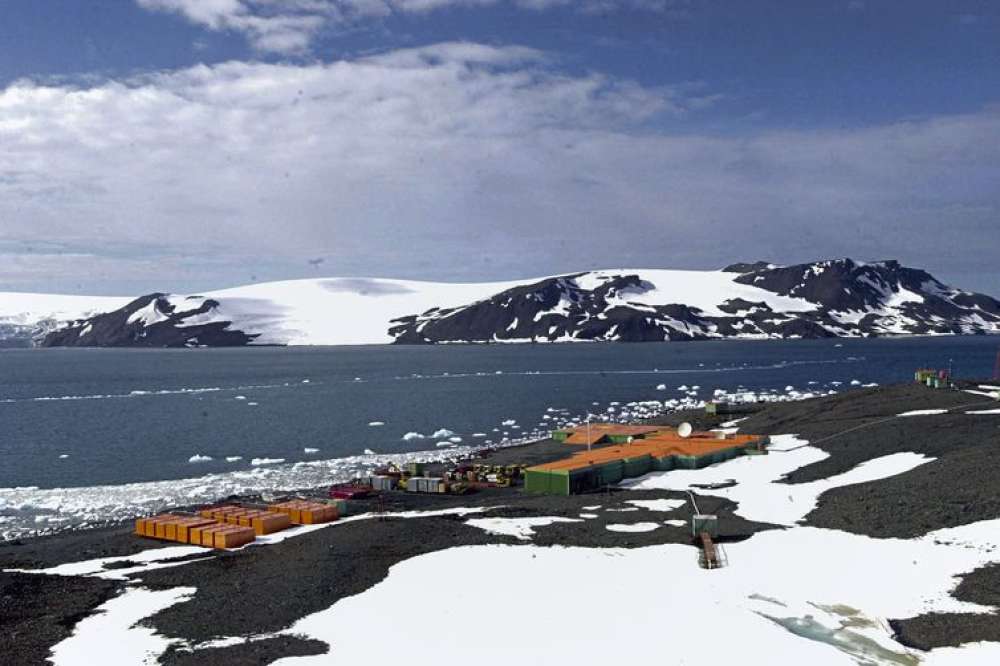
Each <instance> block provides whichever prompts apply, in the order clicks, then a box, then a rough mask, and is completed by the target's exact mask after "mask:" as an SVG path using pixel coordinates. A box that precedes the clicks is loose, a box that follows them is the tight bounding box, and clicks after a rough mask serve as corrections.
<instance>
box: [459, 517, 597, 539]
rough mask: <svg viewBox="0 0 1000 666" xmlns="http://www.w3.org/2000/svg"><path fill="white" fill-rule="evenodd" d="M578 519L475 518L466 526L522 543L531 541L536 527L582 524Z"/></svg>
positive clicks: (467, 522)
mask: <svg viewBox="0 0 1000 666" xmlns="http://www.w3.org/2000/svg"><path fill="white" fill-rule="evenodd" d="M580 522H583V521H581V520H580V519H578V518H561V517H558V516H541V517H538V518H473V519H472V520H467V521H465V524H466V525H471V526H472V527H478V528H479V529H481V530H485V531H487V532H489V533H490V534H502V535H505V536H512V537H516V538H518V539H520V540H521V541H530V540H531V537H532V536H534V534H535V530H534V528H536V527H545V526H546V525H552V524H555V523H580Z"/></svg>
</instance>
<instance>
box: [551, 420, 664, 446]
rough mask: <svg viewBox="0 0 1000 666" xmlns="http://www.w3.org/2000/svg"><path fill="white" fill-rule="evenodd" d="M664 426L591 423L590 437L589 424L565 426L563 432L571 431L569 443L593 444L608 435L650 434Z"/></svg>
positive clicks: (567, 439) (567, 440) (567, 441)
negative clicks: (572, 426) (588, 435)
mask: <svg viewBox="0 0 1000 666" xmlns="http://www.w3.org/2000/svg"><path fill="white" fill-rule="evenodd" d="M663 428H664V426H644V425H629V424H623V423H591V424H590V437H589V438H588V437H587V434H588V433H587V430H588V428H587V426H585V425H582V426H577V427H575V428H565V429H564V430H563V432H567V433H569V436H568V437H567V438H566V440H565V442H566V443H567V444H593V443H595V442H597V441H599V440H601V439H602V438H603V437H606V436H608V435H624V436H626V437H628V436H633V437H634V436H636V435H648V434H650V433H654V432H659V431H661V430H663Z"/></svg>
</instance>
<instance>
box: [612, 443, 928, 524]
mask: <svg viewBox="0 0 1000 666" xmlns="http://www.w3.org/2000/svg"><path fill="white" fill-rule="evenodd" d="M771 442H772V444H771V447H770V453H768V454H767V455H766V456H741V457H739V458H736V459H735V460H731V461H729V462H726V463H723V464H719V465H712V466H711V467H706V468H704V469H698V470H686V469H677V470H671V471H669V472H655V473H652V474H647V475H646V476H642V477H639V478H636V479H629V480H627V481H624V482H623V483H622V486H623V487H625V488H631V489H633V490H681V491H685V490H691V491H694V492H696V493H698V494H701V495H713V496H716V497H724V498H726V499H729V500H732V501H734V502H738V503H739V508H738V509H736V512H735V513H736V514H737V515H740V516H743V517H744V518H746V519H748V520H755V521H759V522H765V523H774V524H776V525H788V526H791V525H795V524H796V523H798V522H799V521H800V520H802V519H803V518H805V517H806V515H808V514H809V512H810V511H812V510H813V509H814V508H816V503H817V501H818V498H819V496H820V494H822V493H823V492H825V491H827V490H831V489H833V488H838V487H840V486H849V485H852V484H855V483H867V482H869V481H877V480H879V479H884V478H887V477H890V476H895V475H896V474H902V473H903V472H908V471H909V470H911V469H913V468H915V467H918V466H920V465H923V464H925V463H928V462H930V461H931V460H933V458H928V457H926V456H923V455H920V454H916V453H894V454H892V455H888V456H882V457H881V458H875V459H874V460H869V461H867V462H865V463H863V464H861V465H858V466H857V467H855V468H854V469H852V470H849V471H847V472H844V473H843V474H838V475H836V476H832V477H830V478H827V479H820V480H818V481H813V482H810V483H798V484H784V483H778V482H779V481H781V480H782V479H783V478H784V477H785V476H786V475H788V474H789V473H791V472H793V471H795V470H797V469H799V468H800V467H804V466H806V465H810V464H812V463H816V462H819V461H821V460H825V459H827V458H829V457H830V454H828V453H826V452H825V451H823V450H821V449H818V448H816V447H814V446H809V445H808V442H806V441H805V440H801V439H798V438H797V437H795V436H794V435H777V436H774V437H772V438H771ZM729 482H735V485H726V486H725V487H712V486H713V485H715V484H728V483H729Z"/></svg>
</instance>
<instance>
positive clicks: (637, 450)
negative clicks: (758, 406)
mask: <svg viewBox="0 0 1000 666" xmlns="http://www.w3.org/2000/svg"><path fill="white" fill-rule="evenodd" d="M759 439H760V436H756V435H727V436H725V438H722V437H720V436H718V435H716V434H714V433H696V434H694V435H692V436H691V437H687V438H684V437H680V436H679V435H677V434H676V433H670V432H667V433H662V434H657V435H654V436H652V437H647V438H646V439H637V440H635V441H634V442H632V443H631V444H623V445H620V446H609V447H605V448H601V449H595V450H593V451H580V452H578V453H574V454H573V455H572V456H570V457H569V458H563V459H562V460H556V461H555V462H550V463H545V464H543V465H536V466H535V467H533V468H531V469H538V470H547V471H555V470H567V471H569V470H574V469H581V468H583V467H589V466H591V465H599V464H602V463H607V462H614V461H616V460H622V459H624V458H635V457H637V456H642V455H646V454H649V455H651V456H653V457H654V458H664V457H666V456H672V455H680V456H704V455H706V454H709V453H715V452H716V451H725V450H726V449H732V448H736V447H744V446H746V445H748V444H750V443H752V442H755V441H757V440H759Z"/></svg>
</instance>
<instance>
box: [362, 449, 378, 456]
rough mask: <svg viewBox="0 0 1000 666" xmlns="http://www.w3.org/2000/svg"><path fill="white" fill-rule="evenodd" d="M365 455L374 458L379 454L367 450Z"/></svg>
mask: <svg viewBox="0 0 1000 666" xmlns="http://www.w3.org/2000/svg"><path fill="white" fill-rule="evenodd" d="M365 455H366V456H374V455H377V454H376V453H375V452H374V451H372V450H371V449H365Z"/></svg>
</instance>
